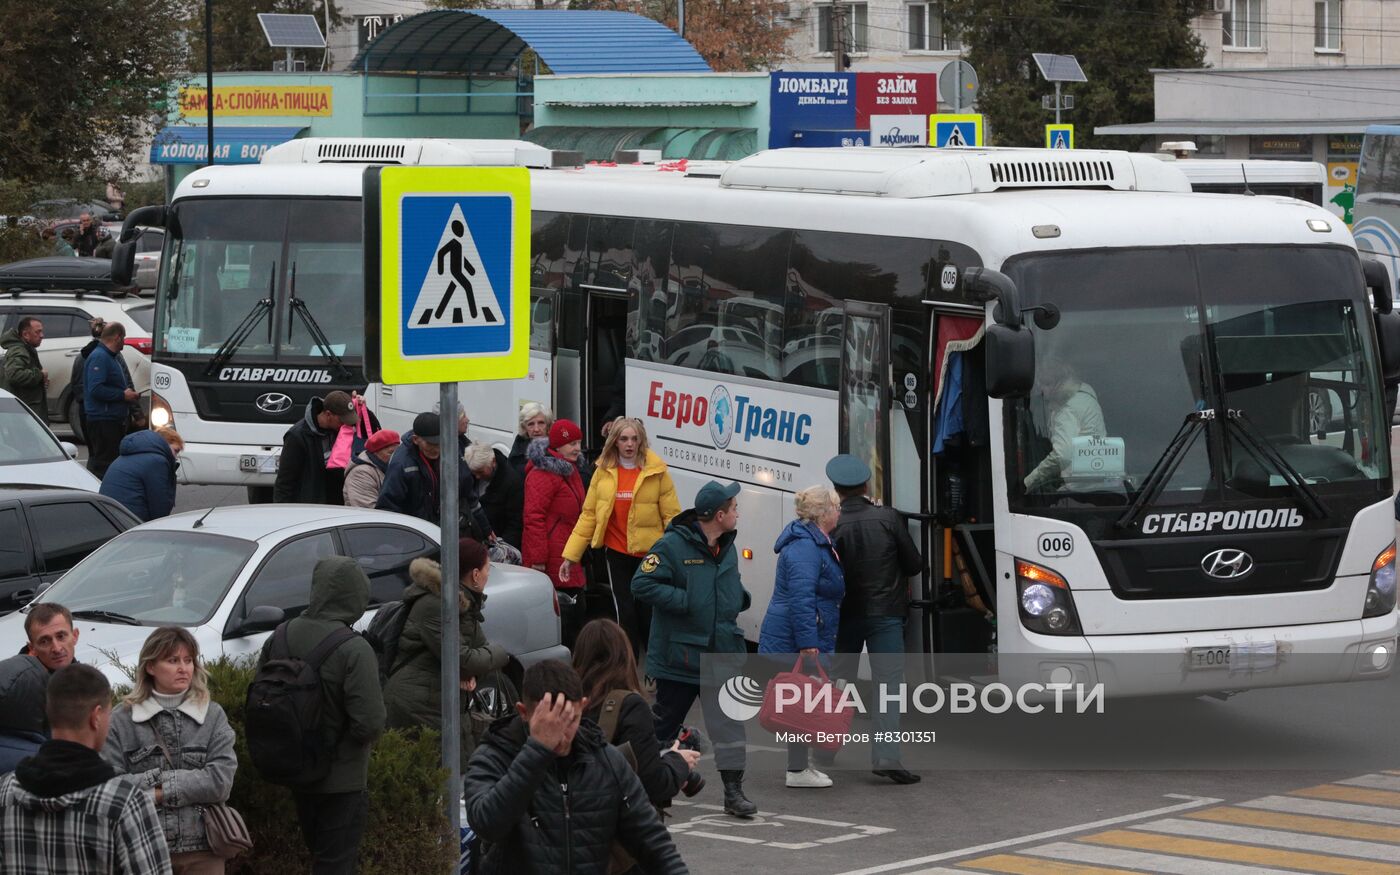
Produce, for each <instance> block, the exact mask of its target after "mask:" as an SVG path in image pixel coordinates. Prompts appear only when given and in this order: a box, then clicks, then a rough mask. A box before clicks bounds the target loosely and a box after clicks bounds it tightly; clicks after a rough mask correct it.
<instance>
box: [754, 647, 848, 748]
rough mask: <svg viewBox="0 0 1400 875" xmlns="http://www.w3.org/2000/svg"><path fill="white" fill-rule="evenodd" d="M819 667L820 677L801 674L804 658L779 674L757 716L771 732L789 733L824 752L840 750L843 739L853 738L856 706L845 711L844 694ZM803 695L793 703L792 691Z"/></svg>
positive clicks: (759, 722) (764, 693) (764, 697)
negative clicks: (807, 738)
mask: <svg viewBox="0 0 1400 875" xmlns="http://www.w3.org/2000/svg"><path fill="white" fill-rule="evenodd" d="M813 661H814V662H816V664H817V676H816V677H813V676H812V675H809V674H807V673H806V672H804V671H802V657H800V656H799V657H798V658H797V663H796V664H795V665H794V666H793V667H792V671H784V672H779V673H778V674H776V675H774V676H773V679H772V680H770V681H769V682H768V688H767V689H765V690H764V691H763V707H761V708H760V709H759V712H758V725H760V726H762V727H763V728H764V729H767V730H768V731H769V732H775V733H776V732H790V733H798V734H801V735H806V736H810V737H811V741H810V742H808V743H809V744H811V745H812V746H813V747H819V748H821V749H823V750H839V749H840V748H841V745H842V743H843V739H844V738H845V737H846V736H847V735H849V734H850V731H851V719H852V718H853V717H855V706H854V705H853V704H848V705H847V706H846V707H844V708H842V707H841V706H840V702H841V691H840V690H839V689H837V687H836V685H835V684H833V683H832V682H831V678H829V677H827V674H826V670H825V669H823V668H822V665H821V662H820V661H818V660H813ZM780 687H782V688H783V691H784V694H785V695H784V705H783V707H782V709H781V710H779V708H778V693H779V688H780ZM793 689H796V690H798V691H799V692H800V696H799V698H798V699H797V701H796V702H792V701H791V700H792V695H793V694H792V690H793Z"/></svg>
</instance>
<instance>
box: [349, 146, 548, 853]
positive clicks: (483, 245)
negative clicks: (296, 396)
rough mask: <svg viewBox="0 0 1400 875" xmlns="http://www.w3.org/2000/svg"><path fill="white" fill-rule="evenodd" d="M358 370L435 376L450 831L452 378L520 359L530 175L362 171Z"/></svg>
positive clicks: (453, 731)
mask: <svg viewBox="0 0 1400 875" xmlns="http://www.w3.org/2000/svg"><path fill="white" fill-rule="evenodd" d="M364 210H365V214H364V227H365V248H364V253H365V371H366V375H367V377H368V379H370V380H375V381H379V382H383V383H388V384H391V385H397V384H400V383H440V384H441V389H442V392H441V397H442V405H441V407H440V410H441V416H442V425H441V427H440V435H441V444H440V450H441V455H440V459H441V461H440V462H439V464H440V466H441V472H440V476H439V479H438V482H439V483H440V484H441V487H440V490H439V491H440V499H441V500H440V503H439V506H440V512H441V521H442V533H441V545H442V548H441V558H442V580H443V587H442V650H441V655H442V660H441V665H442V666H443V671H442V686H441V691H442V760H443V767H444V768H446V769H447V773H448V782H447V786H446V788H445V791H446V792H445V797H446V804H447V816H448V819H449V820H450V821H451V823H452V827H453V831H454V833H453V834H454V835H457V834H459V831H460V829H461V825H462V824H461V814H460V805H461V798H462V774H461V749H460V737H461V736H460V733H461V720H462V712H461V696H460V686H459V685H460V683H461V681H462V680H464V679H463V678H459V677H458V676H457V674H456V673H455V672H454V671H451V670H449V669H448V667H449V666H455V665H457V664H458V662H459V660H458V658H457V653H458V650H459V649H460V635H461V630H460V628H459V627H458V617H457V588H456V587H455V586H452V585H451V584H450V583H449V582H450V581H457V580H460V569H458V567H457V539H458V537H459V523H458V495H457V483H458V471H459V470H460V468H459V466H460V465H461V448H460V447H459V446H458V442H457V426H456V411H457V384H458V383H459V382H464V381H470V380H513V379H519V378H521V377H523V376H525V374H526V371H527V370H528V368H529V361H530V348H529V347H530V337H529V320H530V288H529V252H530V176H529V171H527V170H525V169H524V168H519V167H419V166H389V167H368V168H366V169H365V177H364Z"/></svg>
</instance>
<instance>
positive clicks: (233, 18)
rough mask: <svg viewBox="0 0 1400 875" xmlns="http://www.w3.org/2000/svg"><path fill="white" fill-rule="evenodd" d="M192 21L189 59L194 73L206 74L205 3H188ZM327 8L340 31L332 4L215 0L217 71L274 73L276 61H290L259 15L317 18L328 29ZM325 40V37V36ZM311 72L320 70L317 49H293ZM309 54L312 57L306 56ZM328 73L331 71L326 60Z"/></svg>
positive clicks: (305, 0)
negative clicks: (270, 40) (274, 43)
mask: <svg viewBox="0 0 1400 875" xmlns="http://www.w3.org/2000/svg"><path fill="white" fill-rule="evenodd" d="M187 2H188V3H189V7H190V19H189V24H188V27H187V29H186V30H187V32H188V34H189V55H190V61H191V64H190V66H191V69H192V70H194V71H195V72H196V73H198V72H202V71H203V70H204V0H187ZM326 4H329V5H330V10H329V14H330V20H331V26H332V27H339V26H340V25H341V24H342V23H343V22H344V21H345V16H344V15H342V14H341V13H340V10H339V9H338V8H337V7H336V4H335V3H334V2H332V0H214V70H215V72H227V71H231V70H271V69H272V64H273V62H274V61H282V60H285V59H286V57H287V50H286V49H282V48H277V49H274V48H272V47H271V46H269V45H268V44H267V36H266V35H265V34H264V33H263V29H262V25H261V24H259V23H258V13H259V12H276V13H282V14H291V15H314V16H316V20H317V21H318V22H320V23H321V27H322V28H323V29H324V28H325V20H326V14H327V10H326ZM322 35H323V36H324V34H322ZM293 51H295V52H298V53H300V55H301V59H302V60H305V61H306V66H307V67H308V68H310V69H319V68H320V66H321V53H320V52H319V51H317V50H315V49H294V50H293ZM308 52H309V53H310V54H309V55H308V54H307V53H308ZM326 69H330V63H329V59H327V64H326Z"/></svg>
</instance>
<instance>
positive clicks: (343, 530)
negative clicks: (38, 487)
mask: <svg viewBox="0 0 1400 875" xmlns="http://www.w3.org/2000/svg"><path fill="white" fill-rule="evenodd" d="M437 540H438V529H437V527H435V526H433V525H430V524H428V523H426V522H423V521H422V520H419V519H416V518H414V517H409V516H403V515H401V514H396V513H389V512H387V511H379V510H362V509H359V508H349V507H333V506H330V505H302V504H276V505H270V504H263V505H242V506H236V507H221V508H214V509H213V510H209V511H195V512H192V513H185V514H180V515H178V516H171V517H165V518H164V519H159V520H153V521H151V522H149V523H145V524H144V525H140V526H137V527H136V528H134V529H131V530H129V531H126V532H123V533H122V534H121V535H118V536H117V537H115V538H113V539H112V540H110V541H108V542H107V543H106V544H103V545H102V546H101V547H99V548H98V549H97V550H95V551H93V553H91V554H90V555H89V556H88V557H87V558H86V559H84V560H83V561H82V562H80V563H78V564H77V565H76V566H74V567H73V569H72V570H70V571H69V572H68V573H67V574H65V575H63V576H62V577H61V578H59V579H58V580H57V581H56V582H55V583H54V584H53V585H52V586H50V587H48V588H47V589H44V590H43V591H41V592H40V594H39V596H38V598H37V599H36V601H37V602H57V603H58V604H61V605H64V606H65V607H67V608H68V609H69V610H71V611H72V612H73V620H74V625H75V626H76V627H77V628H78V629H79V635H80V637H79V641H78V653H77V658H78V659H79V660H80V661H82V662H86V663H89V664H92V665H96V666H98V667H99V668H101V669H102V670H103V671H104V672H105V673H106V674H107V675H108V677H109V678H112V679H113V680H114V681H121V682H127V681H125V680H124V677H125V675H124V674H123V671H122V666H127V667H131V666H134V665H135V664H136V661H137V656H138V655H139V653H140V651H141V645H142V643H143V642H144V641H145V640H146V636H148V635H150V634H151V631H152V630H153V629H155V628H156V627H157V626H167V625H172V626H184V627H186V628H188V629H189V630H190V631H191V632H192V633H193V634H194V636H195V638H196V640H198V641H199V647H200V652H201V653H202V654H203V655H204V657H205V658H207V659H216V658H218V657H219V656H220V655H224V656H229V657H233V658H239V657H246V656H256V655H257V653H258V651H259V649H260V648H261V647H262V644H263V642H264V641H265V640H266V639H267V636H268V634H269V632H270V631H271V630H272V629H273V628H275V627H276V626H277V624H278V623H280V622H282V620H283V619H286V618H291V617H295V616H297V615H298V614H300V613H301V612H302V611H303V610H305V609H306V606H307V602H308V600H309V596H310V591H311V574H312V571H313V569H314V568H315V567H316V563H317V562H319V561H320V560H321V559H324V558H326V557H328V556H337V555H339V556H353V557H354V558H355V559H356V560H358V561H359V563H360V566H361V567H362V568H364V570H365V573H366V574H368V575H369V579H370V587H371V589H370V605H371V606H370V609H369V611H367V612H366V613H365V615H364V616H363V617H362V618H361V621H360V622H359V623H357V624H356V625H357V627H358V628H360V629H363V628H364V627H365V626H367V625H368V623H369V621H370V619H371V618H372V617H373V616H374V612H375V610H376V606H377V605H379V604H382V603H383V602H386V601H393V600H396V599H398V598H400V597H401V596H402V595H403V590H404V588H405V587H406V586H407V585H408V583H409V578H408V565H409V563H410V562H412V561H413V560H414V559H415V558H417V557H419V556H423V555H426V554H429V553H432V552H434V551H435V550H436V549H437ZM486 593H487V596H488V597H489V598H488V600H487V603H486V608H485V615H486V622H485V631H486V635H487V637H489V638H490V639H491V641H492V642H493V643H497V644H501V645H503V646H504V647H505V648H506V649H507V650H508V651H509V652H510V653H511V655H512V656H513V657H514V658H515V660H516V661H517V662H518V663H519V664H520V665H521V666H528V665H530V664H532V663H534V662H538V661H540V660H542V659H564V660H567V659H568V658H569V652H568V650H567V649H566V648H565V647H563V646H562V645H561V644H560V643H559V634H560V633H559V616H558V607H557V604H556V602H555V600H554V598H555V597H554V587H553V585H552V584H551V583H550V580H549V578H548V577H546V576H545V575H543V574H541V573H539V572H538V571H535V570H533V569H529V568H521V567H518V566H513V565H493V566H492V569H491V577H490V581H489V582H488V583H487V587H486ZM32 604H33V603H31V605H32ZM27 613H28V608H27V607H26V608H23V609H21V610H19V611H17V612H15V613H13V614H11V615H9V616H7V617H5V618H3V619H0V652H6V653H14V652H16V651H17V650H18V649H19V648H20V646H22V645H23V643H24V641H25V634H24V617H25V615H26V614H27Z"/></svg>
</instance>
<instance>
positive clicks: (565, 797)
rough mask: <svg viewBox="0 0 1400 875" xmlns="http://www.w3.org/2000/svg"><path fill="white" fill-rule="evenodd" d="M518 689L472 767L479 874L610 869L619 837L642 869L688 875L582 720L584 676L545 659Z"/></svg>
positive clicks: (469, 780) (471, 819)
mask: <svg viewBox="0 0 1400 875" xmlns="http://www.w3.org/2000/svg"><path fill="white" fill-rule="evenodd" d="M520 692H521V698H522V699H523V700H524V701H523V703H519V704H517V705H516V709H517V710H518V711H519V713H518V714H512V715H511V716H509V717H502V718H501V719H500V720H497V721H496V722H495V723H493V724H492V725H491V728H490V730H489V731H488V732H487V733H486V737H485V738H483V739H482V741H481V744H480V745H479V746H478V747H477V749H476V753H475V754H473V755H472V759H471V763H470V764H469V765H468V767H467V776H466V781H465V788H466V800H467V822H468V823H469V824H471V827H472V829H473V830H475V831H476V834H477V835H478V836H480V837H481V839H482V840H483V842H484V843H485V844H486V854H485V858H484V860H483V865H482V868H481V870H480V871H481V873H482V875H496V873H502V872H510V873H515V872H528V873H530V875H547V873H553V872H560V873H573V872H590V873H604V872H607V871H608V860H609V854H610V849H611V847H612V844H613V842H614V841H617V842H619V843H621V845H622V846H623V848H624V849H626V851H627V853H629V854H631V855H632V857H633V858H634V859H636V861H637V863H638V865H640V866H641V868H642V871H645V872H650V873H653V875H684V873H687V872H688V870H687V869H686V867H685V863H684V862H682V861H681V855H680V852H679V851H677V850H676V846H675V844H674V843H673V842H672V841H671V835H670V833H668V832H667V831H666V828H665V827H664V826H662V825H661V819H660V818H659V817H657V814H656V809H655V808H653V807H652V806H651V803H650V801H649V800H648V799H647V794H646V791H645V790H643V789H642V783H641V781H640V780H638V778H637V775H636V773H635V772H633V771H632V768H631V767H630V766H629V765H628V764H627V760H626V759H624V758H623V756H622V754H621V753H619V752H618V750H617V748H615V747H612V746H611V745H609V744H607V743H606V742H605V741H604V740H603V735H602V732H601V731H600V730H599V729H598V725H597V724H596V723H594V722H593V721H591V720H584V719H582V718H583V712H584V709H585V708H587V706H588V700H587V699H585V698H584V696H583V683H582V682H581V681H580V680H579V677H578V674H577V673H576V672H575V671H574V670H573V669H572V668H571V667H569V666H568V665H567V664H565V663H563V662H560V661H558V660H553V659H551V660H545V661H544V662H538V663H536V664H534V665H532V666H530V668H528V669H526V671H525V677H524V679H523V680H522V682H521V691H520Z"/></svg>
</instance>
